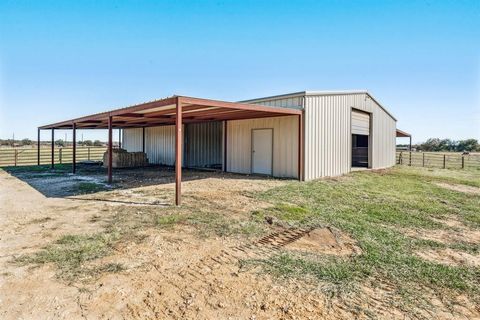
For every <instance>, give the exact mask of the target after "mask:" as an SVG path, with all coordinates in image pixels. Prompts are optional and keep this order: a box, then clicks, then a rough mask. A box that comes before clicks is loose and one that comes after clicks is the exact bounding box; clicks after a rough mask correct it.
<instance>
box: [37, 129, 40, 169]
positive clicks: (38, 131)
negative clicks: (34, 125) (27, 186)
mask: <svg viewBox="0 0 480 320" xmlns="http://www.w3.org/2000/svg"><path fill="white" fill-rule="evenodd" d="M37 165H40V129H37Z"/></svg>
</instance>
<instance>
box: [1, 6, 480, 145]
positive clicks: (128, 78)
mask: <svg viewBox="0 0 480 320" xmlns="http://www.w3.org/2000/svg"><path fill="white" fill-rule="evenodd" d="M344 89H367V90H369V91H370V92H371V93H372V94H373V95H374V96H375V97H376V98H377V99H378V100H379V101H381V102H382V103H383V104H384V105H385V106H386V107H387V108H388V109H389V110H390V111H391V112H392V113H393V114H394V115H395V116H396V117H397V118H398V124H397V126H398V128H400V129H403V130H406V131H409V132H411V133H412V134H413V135H414V141H422V140H425V139H426V138H428V137H449V138H453V139H463V138H469V137H474V138H477V139H480V1H478V0H473V1H462V0H455V1H432V0H429V1H279V0H277V1H259V0H257V1H249V0H242V1H47V0H43V1H21V0H20V1H10V0H1V1H0V138H8V137H11V136H12V134H13V133H14V132H15V137H16V138H17V137H18V138H23V137H29V138H36V127H37V126H39V125H42V124H47V123H51V122H55V121H58V120H64V119H70V118H73V117H77V116H81V115H86V114H90V113H94V112H99V111H104V110H106V109H109V108H116V107H122V106H126V105H130V104H134V103H138V102H142V101H146V100H152V99H155V98H161V97H166V96H170V95H173V94H183V95H189V96H199V97H205V98H216V99H223V100H231V101H236V100H242V99H248V98H254V97H261V96H267V95H274V94H281V93H287V92H294V91H301V90H344ZM80 134H81V133H80ZM58 136H59V137H61V138H64V133H62V132H59V135H58ZM105 137H106V134H105V133H104V132H97V133H96V134H94V133H92V132H88V131H85V132H84V138H85V139H87V138H105ZM42 138H44V139H47V138H48V133H47V132H45V133H44V135H42ZM67 138H71V135H70V133H68V136H67ZM399 142H400V140H399Z"/></svg>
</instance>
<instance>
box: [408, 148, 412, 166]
mask: <svg viewBox="0 0 480 320" xmlns="http://www.w3.org/2000/svg"><path fill="white" fill-rule="evenodd" d="M408 165H409V166H410V167H411V166H412V151H410V161H409V163H408Z"/></svg>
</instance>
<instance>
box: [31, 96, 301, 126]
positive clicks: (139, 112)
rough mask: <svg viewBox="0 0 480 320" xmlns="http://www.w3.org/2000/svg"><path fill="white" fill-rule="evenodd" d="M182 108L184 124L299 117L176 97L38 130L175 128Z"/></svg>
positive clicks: (282, 111)
mask: <svg viewBox="0 0 480 320" xmlns="http://www.w3.org/2000/svg"><path fill="white" fill-rule="evenodd" d="M177 99H178V101H180V103H181V104H182V110H183V111H182V115H183V123H198V122H206V121H222V120H240V119H253V118H265V117H278V116H288V115H299V114H301V113H302V111H301V110H298V109H290V108H276V107H267V106H261V105H254V104H246V103H236V102H226V101H219V100H210V99H201V98H193V97H185V96H173V97H169V98H165V99H160V100H155V101H150V102H145V103H141V104H138V105H133V106H130V107H126V108H121V109H115V110H111V111H106V112H102V113H96V114H92V115H89V116H85V117H80V118H76V119H71V120H66V121H61V122H57V123H52V124H48V125H44V126H41V127H39V129H69V128H71V127H72V125H73V124H74V123H75V124H76V127H77V129H106V128H108V118H109V117H110V116H112V117H113V127H114V128H135V127H151V126H161V125H173V124H175V111H176V109H175V107H176V103H177Z"/></svg>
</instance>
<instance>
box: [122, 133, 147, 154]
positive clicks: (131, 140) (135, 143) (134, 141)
mask: <svg viewBox="0 0 480 320" xmlns="http://www.w3.org/2000/svg"><path fill="white" fill-rule="evenodd" d="M142 138H143V130H142V128H129V129H123V143H122V148H123V149H125V150H127V151H130V152H141V151H142V147H143V146H142Z"/></svg>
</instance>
